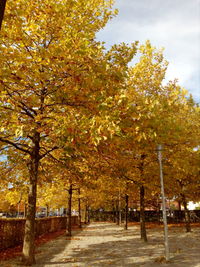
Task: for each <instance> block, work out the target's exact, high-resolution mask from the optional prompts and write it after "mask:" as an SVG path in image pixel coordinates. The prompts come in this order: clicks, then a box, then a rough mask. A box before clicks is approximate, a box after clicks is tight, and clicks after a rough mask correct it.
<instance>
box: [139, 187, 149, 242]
mask: <svg viewBox="0 0 200 267" xmlns="http://www.w3.org/2000/svg"><path fill="white" fill-rule="evenodd" d="M144 196H145V191H144V186H143V185H142V186H140V234H141V239H142V240H144V242H147V234H146V226H145V213H144V210H145V201H144Z"/></svg>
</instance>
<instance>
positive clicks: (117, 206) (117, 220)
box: [116, 200, 119, 225]
mask: <svg viewBox="0 0 200 267" xmlns="http://www.w3.org/2000/svg"><path fill="white" fill-rule="evenodd" d="M116 224H117V225H119V203H118V200H117V201H116Z"/></svg>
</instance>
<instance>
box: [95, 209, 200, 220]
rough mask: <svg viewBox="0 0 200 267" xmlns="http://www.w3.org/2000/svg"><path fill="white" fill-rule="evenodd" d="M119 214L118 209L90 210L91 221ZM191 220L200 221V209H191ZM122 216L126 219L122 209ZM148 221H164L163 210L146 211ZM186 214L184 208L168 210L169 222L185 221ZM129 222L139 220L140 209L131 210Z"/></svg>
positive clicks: (114, 216) (108, 218)
mask: <svg viewBox="0 0 200 267" xmlns="http://www.w3.org/2000/svg"><path fill="white" fill-rule="evenodd" d="M117 216H118V212H117V211H99V210H96V211H94V210H90V219H91V221H115V220H116V218H117ZM190 217H191V222H200V210H193V211H190ZM121 218H122V220H124V218H125V213H124V211H123V210H122V212H121ZM145 220H146V222H161V221H162V211H150V210H149V211H145ZM184 220H185V215H184V211H183V210H181V211H180V210H173V211H168V212H167V221H168V223H180V222H184ZM128 221H129V222H139V221H140V212H139V211H129V212H128Z"/></svg>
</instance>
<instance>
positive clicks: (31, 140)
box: [0, 0, 135, 265]
mask: <svg viewBox="0 0 200 267" xmlns="http://www.w3.org/2000/svg"><path fill="white" fill-rule="evenodd" d="M111 6H112V1H103V0H96V1H87V2H86V1H81V0H80V1H75V0H71V1H67V2H65V1H53V0H45V1H41V0H37V1H31V2H30V4H29V5H27V3H26V1H25V0H20V1H9V3H8V5H7V8H6V16H5V21H4V27H3V29H2V31H1V41H0V62H1V63H0V66H1V73H0V84H1V86H0V89H1V103H0V112H1V134H0V142H1V145H2V146H9V150H13V149H14V150H16V151H18V153H19V154H20V157H21V158H22V159H23V161H24V163H25V164H26V165H27V168H28V173H29V197H28V211H27V220H26V226H25V238H24V245H23V260H24V263H25V264H27V265H29V264H32V263H34V262H35V259H34V218H35V208H36V195H37V193H36V192H37V190H36V188H37V182H38V171H39V165H40V162H41V161H42V160H43V159H44V158H45V157H46V156H49V155H50V154H53V153H54V152H55V150H57V149H58V148H62V147H63V142H65V143H68V144H69V150H70V149H71V148H70V147H71V146H72V144H73V142H74V143H75V142H76V140H73V133H74V129H73V127H70V126H71V124H72V122H73V121H74V122H79V129H82V130H78V132H79V133H81V134H80V137H81V136H84V137H86V138H87V140H88V142H90V143H93V144H94V143H98V142H99V141H98V140H99V137H98V136H101V135H100V134H99V130H98V129H99V127H102V125H103V126H104V127H102V129H103V128H105V129H108V130H109V131H110V132H112V131H114V130H115V129H116V127H115V125H114V123H112V122H111V115H112V116H115V117H116V115H117V111H115V113H114V114H111V113H110V110H111V105H112V104H113V103H115V99H113V96H114V95H115V94H116V92H117V91H120V90H122V89H123V86H122V84H123V82H124V79H125V78H124V77H125V76H126V72H127V68H128V67H127V63H128V62H129V61H130V60H131V59H132V57H133V55H134V53H135V44H133V45H132V46H131V47H130V46H127V45H125V44H121V45H118V46H117V45H115V46H113V47H112V48H111V49H110V50H109V51H107V52H105V51H104V48H103V46H102V44H100V43H99V42H97V41H96V40H95V33H96V32H97V31H99V30H100V29H101V28H102V27H104V26H105V24H106V22H107V21H108V19H110V18H111V17H112V15H113V14H114V13H113V12H112V11H111V10H110V8H111ZM83 29H84V30H83ZM61 126H62V127H61ZM63 133H65V135H64V138H62V135H63ZM76 136H77V135H76ZM100 138H103V136H101V137H100ZM6 153H7V152H6Z"/></svg>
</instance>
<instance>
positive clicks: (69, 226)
mask: <svg viewBox="0 0 200 267" xmlns="http://www.w3.org/2000/svg"><path fill="white" fill-rule="evenodd" d="M72 191H73V189H72V184H70V187H69V190H68V192H69V197H68V225H67V231H68V232H67V235H68V236H72Z"/></svg>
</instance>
